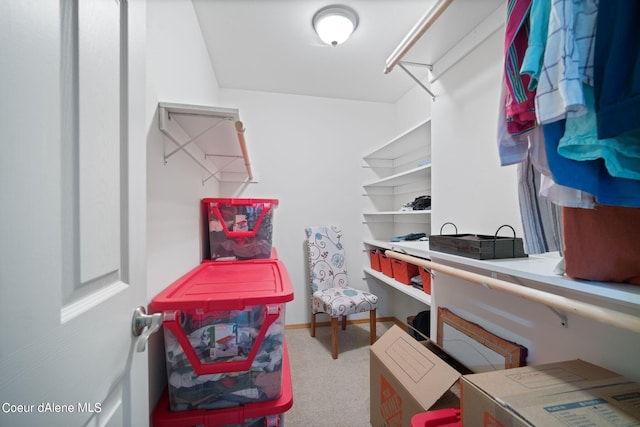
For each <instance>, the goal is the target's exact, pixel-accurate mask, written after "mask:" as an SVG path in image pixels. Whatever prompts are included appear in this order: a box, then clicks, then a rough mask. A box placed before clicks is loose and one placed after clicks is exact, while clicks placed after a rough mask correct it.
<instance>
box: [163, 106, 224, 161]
mask: <svg viewBox="0 0 640 427" xmlns="http://www.w3.org/2000/svg"><path fill="white" fill-rule="evenodd" d="M172 114H178V113H168V118H169V120H171V115H172ZM225 120H229V119H226V118H224V119H220V120H218V121H217V122H215V123H214V124H212V125H211V126H209V127H208V128H206V129H205V130H203V131H202V132H200V133H199V134H197V135H196V136H194V137H193V138H191V139H190V140H188V141H187V142H184V143H182V144H180V143H179V142H178V141H176V140H175V139H173V138H171V139H173V141H174V142H175V143H176V144H177V145H178V148H176V149H175V150H173V151H172V152H170V153H169V154H165V155H164V164H165V165H166V164H167V160H168V159H169V157H171V156H173V155H174V154H176V153H177V152H178V151H186V150H185V147H186V146H187V145H189V144H191V143H192V142H193V141H195V140H196V139H198V138H200V137H201V136H202V135H204V134H205V133H207V132H209V131H210V130H211V129H213V128H215V127H216V126H218V125H220V123H222V122H224V121H225Z"/></svg>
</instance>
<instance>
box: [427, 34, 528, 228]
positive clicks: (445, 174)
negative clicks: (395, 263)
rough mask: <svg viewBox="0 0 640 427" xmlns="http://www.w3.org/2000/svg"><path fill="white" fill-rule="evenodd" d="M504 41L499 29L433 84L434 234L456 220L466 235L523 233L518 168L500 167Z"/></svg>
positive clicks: (432, 223) (432, 226) (455, 222)
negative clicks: (505, 227) (506, 228)
mask: <svg viewBox="0 0 640 427" xmlns="http://www.w3.org/2000/svg"><path fill="white" fill-rule="evenodd" d="M502 40H503V34H502V31H497V32H496V33H494V35H493V36H491V37H490V38H489V39H488V40H487V41H485V42H484V43H483V44H481V45H480V46H479V47H478V48H477V49H476V50H474V51H473V52H471V53H470V54H469V55H468V56H467V57H466V58H465V59H463V60H462V61H461V62H460V63H458V64H457V65H456V66H455V67H453V68H451V69H450V70H449V71H448V72H447V73H445V74H444V75H443V76H442V77H441V78H440V79H439V80H437V81H436V82H435V83H434V84H433V88H434V91H435V93H437V94H438V97H437V98H436V101H435V102H434V103H433V106H432V119H433V124H432V156H433V157H432V160H433V170H432V181H433V202H432V203H433V215H432V222H431V231H432V233H433V234H439V233H440V227H441V226H442V224H444V223H445V222H453V223H454V224H456V226H457V227H458V232H460V233H482V234H494V233H495V231H496V230H497V229H498V227H500V226H501V225H503V224H509V225H511V226H513V227H514V228H515V230H516V233H517V234H518V236H522V231H521V230H522V226H521V223H520V214H519V208H518V199H517V180H516V171H517V169H516V166H507V167H501V166H500V161H499V157H498V149H497V142H496V141H497V136H496V135H497V120H498V104H499V102H498V101H499V99H498V98H499V94H500V82H501V80H500V79H501V71H500V70H501V69H502V58H501V53H502ZM503 231H504V230H503ZM443 232H444V233H445V234H452V233H453V232H454V231H453V229H451V228H447V229H445V230H443Z"/></svg>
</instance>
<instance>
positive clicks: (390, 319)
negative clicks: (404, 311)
mask: <svg viewBox="0 0 640 427" xmlns="http://www.w3.org/2000/svg"><path fill="white" fill-rule="evenodd" d="M376 322H393V323H395V324H396V325H398V326H400V327H401V328H402V329H404V330H405V331H406V330H407V324H406V323H404V322H401V321H400V320H399V319H398V318H397V317H378V318H377V319H376ZM362 323H369V319H355V320H347V325H358V324H362ZM324 326H331V322H316V328H321V327H324ZM284 328H285V329H310V328H311V323H298V324H295V325H286V326H285V327H284Z"/></svg>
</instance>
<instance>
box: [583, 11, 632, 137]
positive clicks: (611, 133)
mask: <svg viewBox="0 0 640 427" xmlns="http://www.w3.org/2000/svg"><path fill="white" fill-rule="evenodd" d="M638 22H640V2H637V1H629V0H606V1H604V0H603V1H600V3H599V5H598V24H597V32H598V36H597V37H596V43H595V60H594V88H595V99H596V113H597V117H598V137H599V138H614V137H616V136H618V135H620V134H622V133H625V132H629V131H633V130H638V129H640V26H639V25H638Z"/></svg>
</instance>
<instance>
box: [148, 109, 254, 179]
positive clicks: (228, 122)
mask: <svg viewBox="0 0 640 427" xmlns="http://www.w3.org/2000/svg"><path fill="white" fill-rule="evenodd" d="M158 114H159V120H158V125H159V127H160V130H161V131H162V133H164V134H165V135H166V136H167V137H168V138H169V139H170V140H171V142H173V144H174V145H175V148H173V150H169V149H168V147H167V146H166V145H165V153H164V161H165V164H166V163H167V161H168V159H169V158H170V157H171V156H173V155H174V154H176V153H178V152H183V153H184V154H186V155H187V156H189V157H190V158H191V159H192V160H193V161H194V162H196V163H197V164H198V165H199V166H200V167H201V168H202V169H204V170H205V171H206V172H207V173H208V176H207V177H205V178H203V180H202V183H203V184H204V183H205V182H206V181H208V180H209V179H211V178H215V179H217V180H218V181H220V182H247V183H249V182H256V181H254V177H253V172H252V170H251V163H250V161H249V155H248V151H247V146H246V141H245V138H244V131H245V129H244V125H243V123H242V122H241V121H240V116H239V113H238V110H237V109H234V108H220V107H209V106H201V105H187V104H174V103H166V102H160V103H158Z"/></svg>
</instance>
